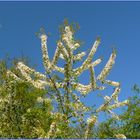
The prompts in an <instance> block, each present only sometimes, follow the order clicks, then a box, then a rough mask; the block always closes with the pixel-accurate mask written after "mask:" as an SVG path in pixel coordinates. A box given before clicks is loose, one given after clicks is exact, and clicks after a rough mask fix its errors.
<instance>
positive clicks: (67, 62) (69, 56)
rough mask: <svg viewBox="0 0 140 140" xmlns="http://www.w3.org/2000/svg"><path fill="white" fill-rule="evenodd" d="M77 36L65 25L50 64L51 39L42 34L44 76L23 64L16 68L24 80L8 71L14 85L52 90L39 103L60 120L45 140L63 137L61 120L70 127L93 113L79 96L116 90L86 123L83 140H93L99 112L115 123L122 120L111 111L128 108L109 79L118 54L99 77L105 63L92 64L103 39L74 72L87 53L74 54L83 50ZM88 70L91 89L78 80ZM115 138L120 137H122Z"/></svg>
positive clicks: (54, 121)
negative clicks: (48, 106)
mask: <svg viewBox="0 0 140 140" xmlns="http://www.w3.org/2000/svg"><path fill="white" fill-rule="evenodd" d="M74 33H75V31H74V28H73V26H71V25H65V26H64V27H63V28H62V33H61V36H60V39H59V40H58V41H57V48H56V51H55V54H54V57H53V59H52V60H50V58H49V55H48V46H47V42H48V37H47V35H46V34H45V32H44V31H43V32H42V31H41V32H40V33H39V37H40V39H41V48H42V58H43V64H44V68H45V73H44V74H42V73H40V72H37V71H36V70H34V69H32V68H30V67H28V66H27V65H25V64H24V63H23V62H18V64H17V67H16V68H17V69H18V70H19V71H20V72H21V75H22V76H21V77H18V76H17V75H16V74H15V73H13V72H11V71H10V70H8V71H7V75H8V76H9V77H12V78H13V80H14V81H17V82H27V83H29V84H31V85H33V86H34V87H35V88H37V89H43V90H45V89H47V88H51V89H53V92H52V93H51V94H49V93H48V94H47V95H46V96H45V97H44V98H45V99H44V98H42V97H39V98H38V99H37V101H38V102H44V100H47V102H52V104H53V106H54V110H53V111H52V113H51V115H55V116H57V117H56V118H57V119H54V120H53V121H52V123H51V125H50V126H49V127H50V129H49V131H48V133H47V135H45V136H44V137H47V138H55V137H57V134H58V133H61V128H60V127H59V125H60V120H63V121H64V122H65V123H66V124H67V125H70V124H72V122H73V120H75V121H76V122H79V123H81V122H83V121H84V119H85V116H84V115H85V114H86V113H87V112H90V111H91V108H90V107H87V106H85V105H84V103H82V102H81V101H80V96H78V94H77V93H78V92H79V93H80V94H81V95H82V96H86V95H87V94H89V93H90V92H91V91H95V90H105V86H106V84H108V85H110V86H113V87H115V90H114V92H113V93H112V94H111V95H110V96H104V103H103V104H102V105H101V106H99V107H98V108H97V109H96V110H95V114H94V115H90V117H89V118H88V119H87V120H86V130H85V132H84V138H89V137H90V132H91V130H92V128H93V126H94V124H95V123H96V121H97V119H98V116H97V115H98V113H99V112H101V111H103V112H108V113H110V114H111V115H112V116H113V117H115V118H116V119H119V117H118V116H117V115H116V114H115V113H114V112H113V111H112V110H113V109H115V108H118V107H121V106H124V105H127V104H128V100H125V101H123V102H119V101H118V95H119V92H120V83H119V82H115V81H112V80H107V79H106V77H107V76H108V74H109V73H110V71H111V69H112V66H113V64H114V63H115V58H116V51H115V50H113V52H112V54H111V55H110V57H109V60H108V62H107V63H106V65H105V66H104V68H103V69H102V71H101V72H100V74H99V75H97V76H96V75H95V71H94V68H95V67H96V66H97V65H98V64H100V63H101V62H102V59H101V58H99V59H97V60H95V61H92V59H93V56H94V54H95V53H96V50H97V48H98V47H99V44H100V38H97V39H96V41H95V42H94V44H93V46H92V48H91V50H90V52H89V54H88V56H87V58H86V59H85V61H84V62H83V63H82V65H81V66H79V67H77V68H75V67H74V64H75V63H76V62H78V61H79V60H81V59H82V57H84V56H85V55H86V53H85V52H80V53H77V54H75V53H74V52H75V51H76V50H77V49H78V48H79V47H80V42H79V41H77V40H75V38H74ZM59 59H62V60H63V62H64V65H63V66H62V67H60V66H58V65H57V63H58V60H59ZM86 70H89V71H90V80H89V84H88V85H84V84H82V83H80V82H79V81H78V80H77V79H78V77H79V76H80V75H81V74H82V73H83V72H84V71H86ZM58 72H59V73H61V74H63V76H62V77H61V78H58V76H59V77H60V74H58ZM99 82H100V83H101V84H102V85H101V86H99V85H98V84H97V83H99ZM46 98H47V99H46ZM56 112H59V113H56ZM116 135H117V137H119V134H116ZM121 136H122V134H121ZM121 138H122V137H121Z"/></svg>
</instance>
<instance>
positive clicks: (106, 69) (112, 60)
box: [97, 51, 116, 81]
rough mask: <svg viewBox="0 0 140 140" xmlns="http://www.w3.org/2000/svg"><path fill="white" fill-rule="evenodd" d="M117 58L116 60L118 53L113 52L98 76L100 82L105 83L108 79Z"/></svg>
mask: <svg viewBox="0 0 140 140" xmlns="http://www.w3.org/2000/svg"><path fill="white" fill-rule="evenodd" d="M115 58H116V52H115V51H113V52H112V54H111V56H110V58H109V60H108V62H107V63H106V65H105V67H104V68H103V70H102V71H101V73H100V74H99V75H98V77H97V79H98V80H101V81H103V80H104V79H105V78H106V76H107V75H108V74H109V72H110V70H111V69H112V66H113V64H114V63H115Z"/></svg>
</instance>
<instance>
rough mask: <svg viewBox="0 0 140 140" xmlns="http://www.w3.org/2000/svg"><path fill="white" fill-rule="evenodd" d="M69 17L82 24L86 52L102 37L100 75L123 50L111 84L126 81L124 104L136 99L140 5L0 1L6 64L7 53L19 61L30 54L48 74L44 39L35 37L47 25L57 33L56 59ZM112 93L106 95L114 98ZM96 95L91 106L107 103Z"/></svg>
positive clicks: (0, 53)
mask: <svg viewBox="0 0 140 140" xmlns="http://www.w3.org/2000/svg"><path fill="white" fill-rule="evenodd" d="M65 18H67V19H68V20H69V21H70V22H78V23H79V25H80V27H81V28H80V30H79V31H78V32H77V34H76V38H77V39H81V40H82V41H84V45H83V46H81V50H85V51H86V50H88V49H90V48H91V47H92V44H93V43H94V41H95V39H96V37H97V36H100V37H101V45H100V47H99V48H98V51H97V53H96V55H95V58H98V57H99V56H103V58H104V59H103V63H102V64H101V65H100V66H97V67H96V70H97V73H98V72H99V71H100V70H101V68H102V67H103V66H104V65H105V63H106V61H107V60H108V58H109V55H110V54H111V51H112V47H115V48H116V49H117V52H118V53H117V59H116V64H115V65H114V67H113V70H112V71H111V74H110V75H109V76H108V79H110V80H115V81H120V82H121V85H122V86H121V87H122V90H121V94H120V100H124V99H126V98H128V97H129V96H131V95H132V92H131V87H132V85H133V84H135V83H137V84H139V83H140V78H139V72H140V65H139V59H140V56H139V53H140V2H0V59H2V58H4V56H5V54H9V56H11V57H19V56H21V54H22V53H24V55H25V56H28V57H29V58H30V60H31V63H32V64H37V65H38V70H39V71H43V68H42V66H43V65H42V60H41V48H40V40H39V39H38V38H37V37H36V36H35V33H36V32H37V31H39V29H40V27H42V26H43V27H45V29H46V32H50V33H51V35H50V36H49V39H48V46H49V48H48V49H49V54H50V56H51V57H52V56H53V54H54V50H55V48H56V40H57V39H58V38H59V32H58V27H59V25H60V24H62V22H63V20H64V19H65ZM94 60H95V59H94ZM87 77H88V75H87V73H86V74H84V75H82V77H81V80H82V81H84V82H85V83H88V78H87ZM112 91H113V90H110V91H109V90H107V91H106V92H107V93H108V92H109V93H108V95H109V94H110V92H112ZM93 94H94V93H91V95H88V97H87V100H86V102H88V103H90V104H92V103H93V104H94V103H97V104H98V103H100V102H101V101H102V100H100V99H98V100H97V97H94V95H93ZM95 100H96V101H95ZM97 101H98V102H97Z"/></svg>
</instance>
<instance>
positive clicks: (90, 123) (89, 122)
mask: <svg viewBox="0 0 140 140" xmlns="http://www.w3.org/2000/svg"><path fill="white" fill-rule="evenodd" d="M96 121H97V117H96V116H92V117H90V118H88V119H87V128H86V132H85V139H87V138H89V136H90V133H91V130H92V128H93V126H94V124H95V123H96Z"/></svg>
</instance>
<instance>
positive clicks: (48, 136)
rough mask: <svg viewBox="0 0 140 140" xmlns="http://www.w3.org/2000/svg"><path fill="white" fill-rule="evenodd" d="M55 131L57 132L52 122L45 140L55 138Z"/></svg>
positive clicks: (54, 123)
mask: <svg viewBox="0 0 140 140" xmlns="http://www.w3.org/2000/svg"><path fill="white" fill-rule="evenodd" d="M56 130H57V127H56V122H52V124H51V126H50V130H49V132H48V133H47V138H53V137H54V136H55V133H56Z"/></svg>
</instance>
